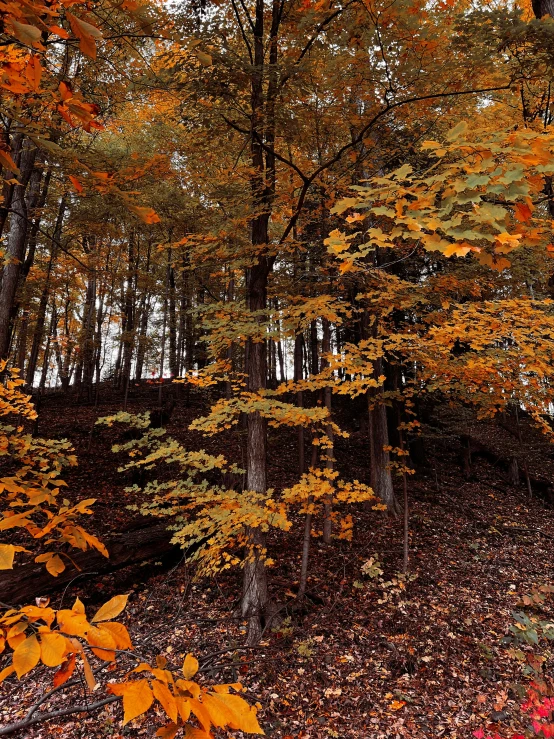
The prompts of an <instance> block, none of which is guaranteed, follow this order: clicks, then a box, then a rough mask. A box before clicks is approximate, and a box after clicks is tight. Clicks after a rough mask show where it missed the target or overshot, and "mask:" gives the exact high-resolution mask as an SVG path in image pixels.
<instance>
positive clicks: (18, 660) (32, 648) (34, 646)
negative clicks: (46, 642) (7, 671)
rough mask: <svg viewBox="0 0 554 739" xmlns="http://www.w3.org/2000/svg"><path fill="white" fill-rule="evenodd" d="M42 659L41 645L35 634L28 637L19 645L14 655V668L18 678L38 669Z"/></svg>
mask: <svg viewBox="0 0 554 739" xmlns="http://www.w3.org/2000/svg"><path fill="white" fill-rule="evenodd" d="M39 659H40V644H39V643H38V639H37V637H36V635H35V634H33V635H32V636H28V637H27V638H26V639H25V640H24V641H22V642H21V644H19V645H18V646H17V647H16V648H15V650H14V653H13V666H14V668H15V671H16V673H17V677H18V678H20V679H21V678H22V677H23V675H25V674H27V672H30V671H31V670H32V669H33V667H36V665H37V663H38V661H39Z"/></svg>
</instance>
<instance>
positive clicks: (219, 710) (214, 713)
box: [202, 694, 237, 729]
mask: <svg viewBox="0 0 554 739" xmlns="http://www.w3.org/2000/svg"><path fill="white" fill-rule="evenodd" d="M218 698H219V696H218V695H217V694H214V695H209V694H205V695H204V696H203V697H202V703H203V705H204V706H206V709H207V711H208V713H209V714H210V720H211V722H212V724H213V725H214V726H217V727H218V728H220V729H222V728H224V727H225V726H229V725H230V724H232V723H233V722H236V720H237V717H236V716H235V713H234V711H233V710H232V709H231V708H230V707H229V706H227V705H225V703H224V702H223V701H220V700H218Z"/></svg>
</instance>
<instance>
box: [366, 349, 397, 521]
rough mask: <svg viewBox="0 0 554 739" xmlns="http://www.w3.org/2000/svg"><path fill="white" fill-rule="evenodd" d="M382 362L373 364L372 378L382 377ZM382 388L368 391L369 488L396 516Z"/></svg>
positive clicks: (377, 361)
mask: <svg viewBox="0 0 554 739" xmlns="http://www.w3.org/2000/svg"><path fill="white" fill-rule="evenodd" d="M382 367H383V360H382V359H381V358H379V359H377V360H375V362H374V377H375V378H378V377H380V376H381V375H382V373H383V370H382ZM382 392H383V390H382V388H379V389H378V390H377V391H376V392H369V391H368V402H369V446H370V461H371V478H370V479H371V487H372V488H373V491H374V492H375V494H376V495H378V496H379V497H380V498H381V500H382V501H383V503H384V504H385V505H386V506H387V509H388V510H389V512H391V513H394V514H397V513H398V512H399V511H398V502H397V500H396V497H395V495H394V488H393V485H392V474H391V470H390V455H389V453H388V451H387V449H386V447H388V445H389V430H388V421H387V408H386V406H385V404H384V403H383V402H382V401H381V400H380V396H381V395H382Z"/></svg>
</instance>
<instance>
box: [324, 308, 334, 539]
mask: <svg viewBox="0 0 554 739" xmlns="http://www.w3.org/2000/svg"><path fill="white" fill-rule="evenodd" d="M322 324H323V342H322V347H321V348H322V353H324V354H327V353H329V352H330V351H331V324H330V323H329V321H328V320H327V319H326V318H323V319H322ZM328 364H329V363H328V361H327V359H322V360H321V369H322V371H323V370H324V369H326V368H327V366H328ZM323 402H324V405H325V408H326V409H327V412H328V413H329V418H330V417H331V411H332V393H331V388H330V387H326V388H325V389H324V390H323ZM325 435H326V436H327V439H328V442H329V444H330V446H329V448H328V449H325V469H326V470H327V472H329V473H332V472H333V467H334V455H335V452H334V434H333V426H332V424H331V423H327V424H325ZM330 480H331V477H330V478H329V481H330ZM332 510H333V496H332V494H329V495H327V496H326V497H325V500H324V501H323V541H324V542H325V544H330V543H331V534H332V527H333V522H332V518H331V513H332Z"/></svg>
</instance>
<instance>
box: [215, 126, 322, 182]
mask: <svg viewBox="0 0 554 739" xmlns="http://www.w3.org/2000/svg"><path fill="white" fill-rule="evenodd" d="M221 117H222V118H223V120H224V121H225V123H226V124H227V125H228V126H231V128H234V129H235V131H238V132H239V133H242V134H244V135H245V136H250V135H251V133H253V134H254V136H255V138H256V141H257V142H258V143H259V144H260V146H261V147H262V149H264V150H265V151H268V152H270V153H271V154H273V156H274V157H275V159H278V160H279V161H280V162H282V163H283V164H286V165H287V167H290V168H291V169H293V170H294V171H295V172H296V174H297V175H298V176H299V177H300V179H301V180H302V182H308V180H309V178H308V177H307V176H306V175H305V174H304V172H302V170H301V169H300V168H299V167H297V166H296V164H295V163H294V162H292V161H291V160H290V159H287V158H286V157H284V156H281V154H279V153H278V152H276V151H275V150H274V149H273V148H272V147H271V146H268V145H267V144H266V143H265V142H264V141H262V139H261V138H260V135H259V133H258V132H257V131H253V132H251V131H248V130H247V129H246V128H241V126H239V125H238V123H235V122H234V121H231V120H229V118H227V117H226V116H224V115H222V116H221Z"/></svg>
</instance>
